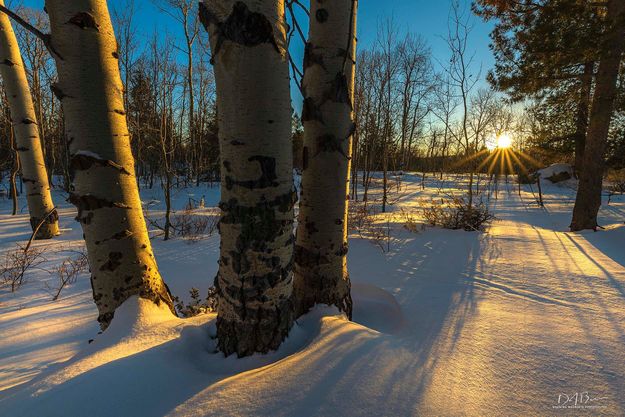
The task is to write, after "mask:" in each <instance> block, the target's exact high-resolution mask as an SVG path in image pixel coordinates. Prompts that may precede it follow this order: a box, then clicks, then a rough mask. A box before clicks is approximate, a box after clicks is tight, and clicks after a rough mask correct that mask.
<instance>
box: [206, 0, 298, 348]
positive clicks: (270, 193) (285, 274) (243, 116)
mask: <svg viewBox="0 0 625 417" xmlns="http://www.w3.org/2000/svg"><path fill="white" fill-rule="evenodd" d="M200 19H201V21H202V24H203V25H204V27H205V28H206V29H207V31H208V33H209V37H210V42H211V49H212V54H213V62H214V67H215V81H216V86H217V108H218V123H219V141H220V149H221V203H220V207H221V209H222V217H221V222H220V226H219V229H220V233H221V257H220V260H219V272H218V274H217V277H216V279H215V286H216V287H217V290H218V294H219V306H218V318H217V338H218V342H219V348H220V349H221V351H222V352H224V353H225V354H226V355H229V354H231V353H235V352H236V353H237V354H238V355H239V356H244V355H250V354H252V353H254V352H267V351H268V350H272V349H276V348H277V347H278V346H279V345H280V343H281V342H282V340H283V339H284V337H285V336H286V335H287V334H288V331H289V329H290V327H291V324H292V315H293V313H292V305H291V293H292V254H293V236H292V235H293V232H292V224H293V204H294V199H295V193H294V188H293V171H292V169H293V161H292V159H293V158H292V153H291V108H290V97H289V69H288V58H287V50H286V25H285V18H284V1H283V0H245V1H232V0H220V1H206V2H204V3H201V4H200Z"/></svg>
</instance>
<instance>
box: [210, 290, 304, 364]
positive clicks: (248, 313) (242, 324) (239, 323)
mask: <svg viewBox="0 0 625 417" xmlns="http://www.w3.org/2000/svg"><path fill="white" fill-rule="evenodd" d="M220 301H222V302H223V299H221V300H220ZM243 316H244V319H242V320H228V319H225V318H223V317H221V316H219V315H218V316H217V346H218V348H219V350H220V351H221V352H223V353H224V355H225V356H230V355H232V354H233V353H236V354H237V356H238V357H239V358H241V357H244V356H250V355H253V354H254V353H267V352H269V351H272V350H276V349H278V348H279V347H280V344H281V343H282V342H283V341H284V339H285V338H286V337H287V336H288V334H289V330H291V326H292V325H293V305H292V303H291V301H290V300H285V301H284V302H282V303H281V305H280V306H277V307H275V308H272V309H268V308H267V309H263V308H261V309H257V310H251V309H248V310H245V312H244V314H243Z"/></svg>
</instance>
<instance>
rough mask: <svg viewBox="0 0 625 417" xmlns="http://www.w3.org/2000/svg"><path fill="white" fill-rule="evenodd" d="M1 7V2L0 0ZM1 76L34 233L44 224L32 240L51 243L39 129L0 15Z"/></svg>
mask: <svg viewBox="0 0 625 417" xmlns="http://www.w3.org/2000/svg"><path fill="white" fill-rule="evenodd" d="M0 5H1V6H4V1H3V0H0ZM0 76H2V79H3V81H4V88H5V89H6V96H7V101H8V103H9V109H10V113H11V122H12V124H13V130H14V132H15V144H16V147H15V149H16V150H17V153H18V157H19V160H20V164H21V171H22V180H23V181H24V185H25V186H26V200H27V202H28V211H29V213H30V224H31V227H32V229H33V231H34V230H35V228H36V227H37V226H38V225H39V223H40V222H41V221H42V220H44V218H45V220H44V222H43V224H42V225H41V227H40V228H39V230H38V231H37V235H36V236H35V238H37V239H50V238H52V237H54V236H56V235H58V234H59V224H58V218H59V217H58V214H57V213H56V210H55V209H54V203H53V202H52V196H51V195H50V184H49V183H48V174H47V171H46V166H45V162H44V158H43V151H42V149H41V140H40V138H39V127H38V124H37V117H36V115H35V108H34V106H33V100H32V96H31V94H30V88H29V87H28V80H27V78H26V69H25V67H24V61H23V60H22V56H21V54H20V50H19V45H18V43H17V39H16V37H15V33H14V32H13V28H12V26H11V22H10V20H9V17H8V16H7V15H6V14H4V13H2V12H0Z"/></svg>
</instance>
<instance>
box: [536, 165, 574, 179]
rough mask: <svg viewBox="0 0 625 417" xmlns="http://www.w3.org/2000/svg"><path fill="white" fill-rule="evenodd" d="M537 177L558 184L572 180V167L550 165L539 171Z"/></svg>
mask: <svg viewBox="0 0 625 417" xmlns="http://www.w3.org/2000/svg"><path fill="white" fill-rule="evenodd" d="M537 173H538V175H539V176H540V178H542V179H546V180H549V181H551V182H552V183H554V184H555V183H558V182H562V181H566V180H569V179H571V178H573V174H574V171H573V167H572V166H571V165H569V164H552V165H550V166H548V167H546V168H543V169H539V170H538V171H537Z"/></svg>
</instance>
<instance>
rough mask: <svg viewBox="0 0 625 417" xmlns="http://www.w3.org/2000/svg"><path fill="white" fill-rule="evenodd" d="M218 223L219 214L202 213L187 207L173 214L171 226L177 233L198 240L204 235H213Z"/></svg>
mask: <svg viewBox="0 0 625 417" xmlns="http://www.w3.org/2000/svg"><path fill="white" fill-rule="evenodd" d="M218 223H219V216H214V215H202V214H199V213H196V212H195V210H194V209H193V208H189V207H187V208H185V209H184V210H183V211H181V212H179V213H176V214H175V215H174V216H173V218H172V224H171V227H172V229H173V230H174V232H175V233H176V235H178V236H180V237H182V238H185V239H188V240H190V241H192V242H196V241H198V240H200V239H201V238H202V237H203V236H206V235H208V236H211V235H212V234H213V233H214V232H215V230H217V224H218Z"/></svg>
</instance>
